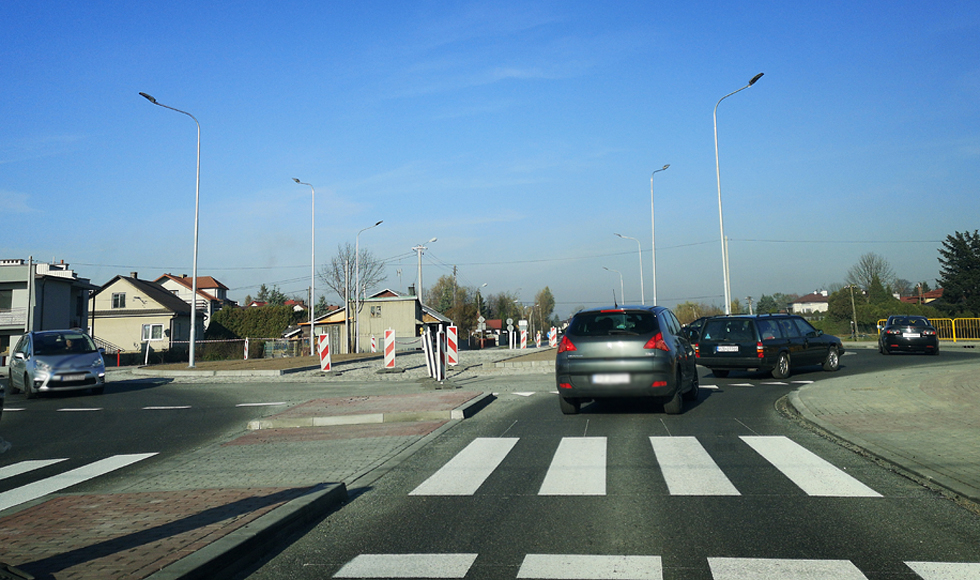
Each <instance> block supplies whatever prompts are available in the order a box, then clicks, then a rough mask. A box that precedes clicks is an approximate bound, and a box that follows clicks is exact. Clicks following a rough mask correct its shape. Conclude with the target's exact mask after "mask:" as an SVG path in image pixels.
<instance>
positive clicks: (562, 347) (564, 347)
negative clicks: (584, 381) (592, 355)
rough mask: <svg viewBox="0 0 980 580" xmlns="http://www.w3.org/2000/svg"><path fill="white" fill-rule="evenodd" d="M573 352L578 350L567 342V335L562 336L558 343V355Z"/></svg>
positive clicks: (570, 342)
mask: <svg viewBox="0 0 980 580" xmlns="http://www.w3.org/2000/svg"><path fill="white" fill-rule="evenodd" d="M573 350H578V349H577V348H575V345H574V344H572V341H570V340H568V335H565V336H562V337H561V342H560V343H558V352H559V353H563V352H571V351H573ZM569 388H571V387H569Z"/></svg>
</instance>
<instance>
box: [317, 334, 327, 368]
mask: <svg viewBox="0 0 980 580" xmlns="http://www.w3.org/2000/svg"><path fill="white" fill-rule="evenodd" d="M319 338H320V341H319V344H317V350H319V351H320V370H321V371H324V372H326V371H329V370H330V335H328V334H321V335H320V337H319Z"/></svg>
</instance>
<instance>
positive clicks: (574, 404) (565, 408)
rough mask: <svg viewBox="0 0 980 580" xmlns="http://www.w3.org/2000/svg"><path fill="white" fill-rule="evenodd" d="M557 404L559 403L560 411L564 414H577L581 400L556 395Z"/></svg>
mask: <svg viewBox="0 0 980 580" xmlns="http://www.w3.org/2000/svg"><path fill="white" fill-rule="evenodd" d="M558 404H559V405H561V412H562V413H564V414H566V415H577V414H578V410H579V407H580V406H581V405H582V402H581V401H580V400H578V399H574V398H571V397H562V396H560V395H559V396H558Z"/></svg>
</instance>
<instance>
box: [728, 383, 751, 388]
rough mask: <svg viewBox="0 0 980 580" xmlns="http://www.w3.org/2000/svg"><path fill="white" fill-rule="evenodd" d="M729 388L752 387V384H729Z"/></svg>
mask: <svg viewBox="0 0 980 580" xmlns="http://www.w3.org/2000/svg"><path fill="white" fill-rule="evenodd" d="M728 386H729V387H754V386H755V384H753V383H729V384H728Z"/></svg>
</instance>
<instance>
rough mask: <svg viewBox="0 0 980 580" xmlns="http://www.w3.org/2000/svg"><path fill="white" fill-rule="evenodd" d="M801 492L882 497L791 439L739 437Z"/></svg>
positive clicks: (839, 495)
mask: <svg viewBox="0 0 980 580" xmlns="http://www.w3.org/2000/svg"><path fill="white" fill-rule="evenodd" d="M740 439H742V441H745V442H746V443H747V444H748V445H749V446H750V447H752V448H753V449H755V450H756V452H757V453H759V455H761V456H763V457H764V458H765V459H766V461H768V462H769V463H772V464H773V465H774V466H775V467H776V468H777V469H779V471H781V472H783V475H785V476H786V477H788V478H790V479H791V480H792V481H793V483H795V484H796V485H798V486H799V487H800V488H801V489H802V490H803V491H805V492H806V493H807V494H808V495H811V496H819V497H881V494H880V493H878V492H876V491H874V490H873V489H871V488H869V487H868V486H866V485H864V484H863V483H861V482H860V481H858V480H856V479H854V478H853V477H851V476H850V475H848V474H846V473H844V472H843V471H842V470H841V469H838V468H837V467H835V466H834V465H833V464H831V463H830V462H828V461H826V460H825V459H822V458H821V457H819V456H817V455H816V454H815V453H813V452H812V451H810V450H808V449H806V448H805V447H803V446H802V445H800V444H799V443H796V442H795V441H793V440H792V439H789V438H788V437H783V436H776V437H766V436H748V435H743V436H741V437H740Z"/></svg>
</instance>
